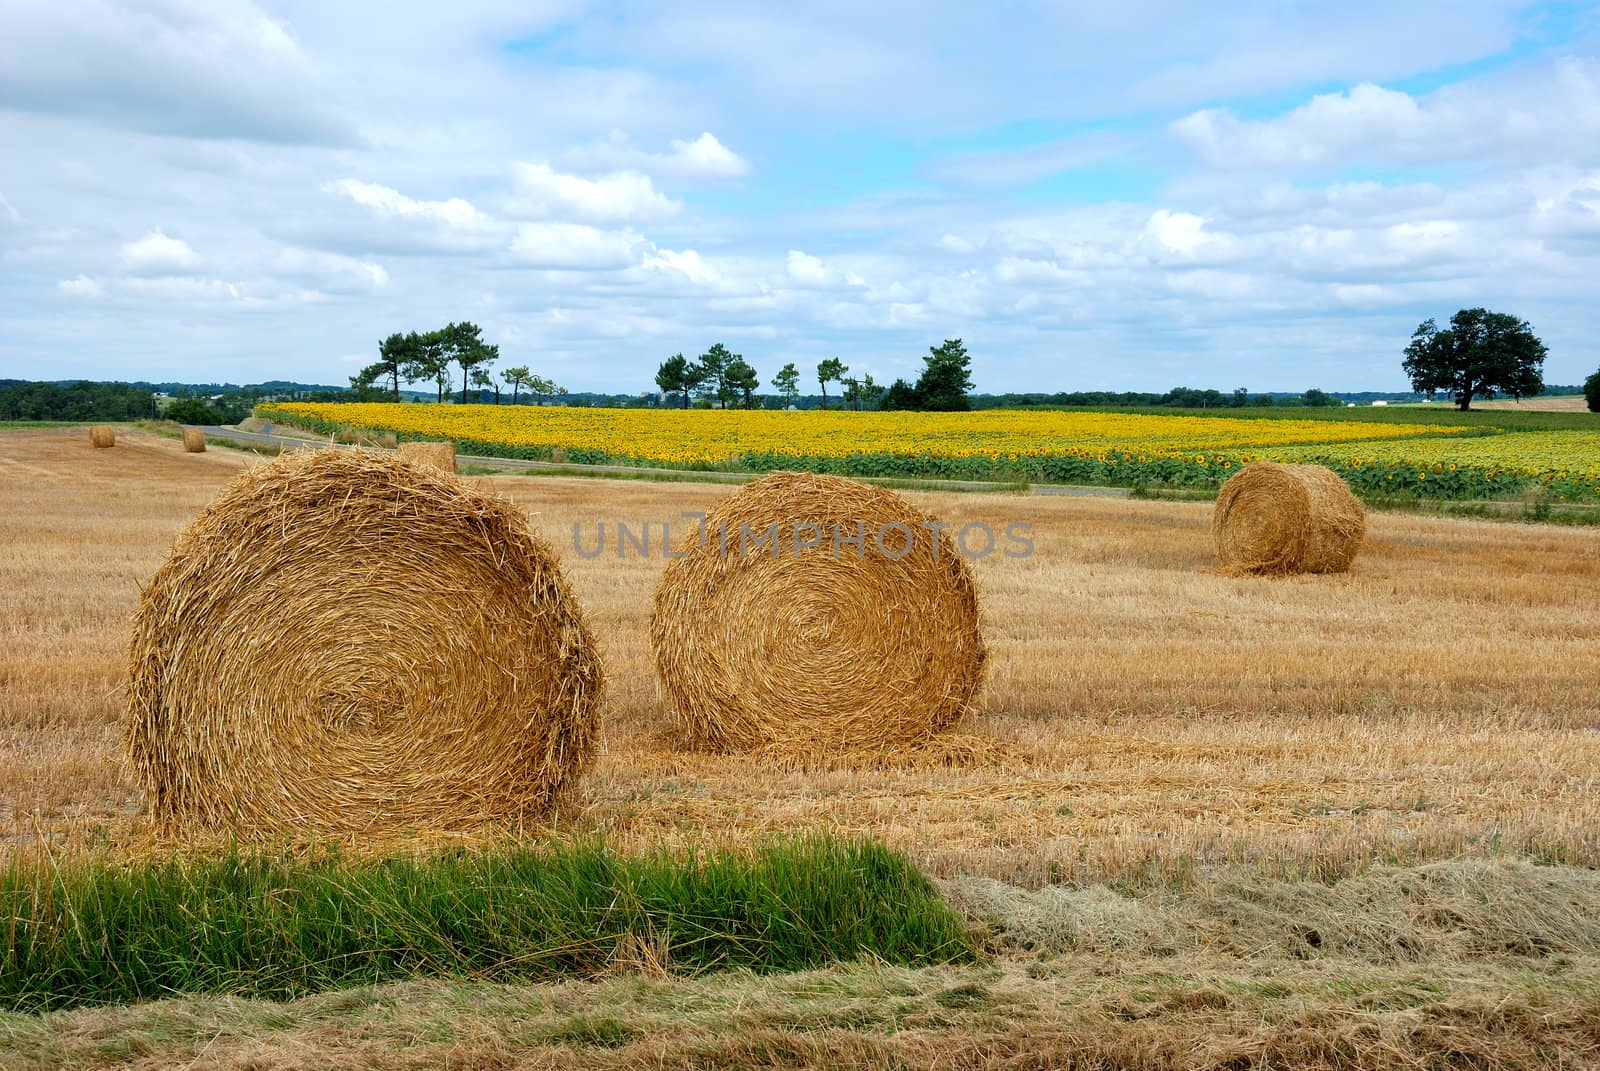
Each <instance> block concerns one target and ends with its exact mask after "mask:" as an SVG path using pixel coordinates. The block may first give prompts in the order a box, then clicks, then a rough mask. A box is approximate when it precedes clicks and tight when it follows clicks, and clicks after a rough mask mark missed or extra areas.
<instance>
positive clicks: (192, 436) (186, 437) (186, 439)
mask: <svg viewBox="0 0 1600 1071" xmlns="http://www.w3.org/2000/svg"><path fill="white" fill-rule="evenodd" d="M183 448H184V450H185V451H187V452H188V453H191V454H203V453H205V452H206V433H205V429H203V428H184V429H183Z"/></svg>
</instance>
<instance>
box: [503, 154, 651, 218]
mask: <svg viewBox="0 0 1600 1071" xmlns="http://www.w3.org/2000/svg"><path fill="white" fill-rule="evenodd" d="M515 174H516V190H515V192H514V193H513V194H512V196H511V197H510V198H509V199H508V201H507V203H506V211H507V212H508V213H510V214H511V215H514V216H533V217H540V218H551V219H575V220H582V221H584V222H587V223H634V222H645V221H650V220H659V219H666V218H667V217H669V216H672V215H674V214H676V213H677V211H678V209H679V208H680V207H682V206H681V205H679V204H678V203H677V202H676V201H673V200H671V199H670V198H668V197H667V196H666V195H664V194H662V193H661V192H660V191H658V190H657V189H656V188H655V185H654V183H652V182H651V181H650V176H649V175H645V174H641V173H640V172H638V171H615V172H612V173H610V174H607V175H600V176H598V177H596V178H584V177H583V176H581V175H572V174H567V173H565V172H561V171H557V170H555V169H554V168H552V167H551V166H550V165H548V164H530V163H519V164H517V165H516V167H515Z"/></svg>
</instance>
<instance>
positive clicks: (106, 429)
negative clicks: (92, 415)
mask: <svg viewBox="0 0 1600 1071" xmlns="http://www.w3.org/2000/svg"><path fill="white" fill-rule="evenodd" d="M89 443H90V445H92V446H93V447H94V448H95V449H97V450H104V449H106V448H107V447H111V446H115V445H117V429H116V428H113V427H112V426H111V425H110V424H96V425H94V426H93V427H91V428H90V429H89Z"/></svg>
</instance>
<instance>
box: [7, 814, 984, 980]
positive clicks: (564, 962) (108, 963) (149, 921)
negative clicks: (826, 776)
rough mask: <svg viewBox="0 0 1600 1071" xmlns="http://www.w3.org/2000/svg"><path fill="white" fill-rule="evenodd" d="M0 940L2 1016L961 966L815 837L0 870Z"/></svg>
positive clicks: (929, 915)
mask: <svg viewBox="0 0 1600 1071" xmlns="http://www.w3.org/2000/svg"><path fill="white" fill-rule="evenodd" d="M0 928H3V929H0V932H3V935H4V937H5V943H4V946H3V950H0V1007H7V1008H11V1009H13V1010H44V1009H57V1008H66V1007H73V1006H77V1005H84V1004H102V1003H109V1002H129V1001H138V1000H148V999H153V998H158V997H167V996H172V995H175V994H181V993H191V994H192V993H226V994H236V995H241V996H251V997H266V998H271V999H288V998H293V997H297V996H301V995H305V994H309V993H315V992H320V991H324V990H329V989H337V988H343V987H349V986H358V985H373V984H378V983H383V982H389V981H396V980H400V979H405V978H414V977H452V978H468V977H470V978H473V979H478V980H486V981H501V982H504V981H513V980H515V981H529V980H539V979H547V978H552V977H559V976H563V975H571V974H577V975H594V974H599V973H602V972H604V971H606V970H608V969H615V968H618V967H626V966H643V967H646V968H648V969H651V970H661V971H671V972H675V973H691V974H692V973H697V972H701V971H706V970H713V969H721V968H730V967H737V968H744V969H748V970H753V971H758V972H759V971H790V970H800V969H804V968H809V967H815V966H819V965H822V964H825V963H828V962H833V961H836V960H847V959H852V958H855V957H857V956H861V955H871V956H874V957H876V958H878V959H880V960H883V961H885V962H889V963H937V962H946V961H952V960H960V959H963V958H967V957H970V956H971V955H972V953H973V946H972V944H971V942H970V939H969V936H968V933H967V930H966V926H965V924H964V923H963V922H962V920H961V919H960V917H959V916H958V915H957V914H956V913H955V912H954V911H953V910H952V909H950V908H949V907H948V906H946V905H945V903H944V902H943V901H942V900H941V899H940V898H939V895H938V893H937V892H936V891H935V889H934V888H933V886H932V885H931V884H930V882H929V881H928V879H927V878H926V877H925V876H924V875H923V874H922V872H921V871H920V870H918V869H917V868H916V866H915V865H913V864H912V863H911V862H909V861H908V860H906V859H905V858H904V857H902V856H900V855H897V854H895V853H893V852H891V851H889V850H888V849H886V848H883V847H881V846H879V845H876V844H874V843H871V842H866V841H837V840H831V839H825V838H797V839H793V840H785V841H780V842H776V843H773V844H770V845H767V846H765V847H763V848H760V849H756V850H752V851H744V852H738V851H730V852H725V853H720V854H711V855H703V856H701V855H691V856H687V857H671V856H666V855H657V856H650V857H635V858H628V857H623V856H619V855H616V854H614V853H612V852H611V851H610V850H608V849H607V848H606V847H605V846H604V845H602V844H598V843H578V844H571V843H559V844H552V845H546V846H541V847H529V846H519V847H515V848H501V849H488V850H481V851H460V852H455V853H451V854H448V855H435V856H431V857H422V858H414V859H406V858H391V859H383V860H364V861H361V860H349V859H345V858H342V857H340V856H339V855H338V854H337V853H333V852H324V853H316V854H313V855H312V856H311V857H300V856H296V855H294V854H290V853H285V854H281V855H270V854H257V855H250V854H243V853H241V852H238V851H232V852H229V853H227V854H225V855H223V856H220V857H209V858H185V857H181V856H178V857H173V858H170V859H165V860H156V861H146V862H139V863H134V864H119V863H115V862H112V861H110V860H107V859H105V858H90V859H77V860H59V859H55V858H53V857H49V856H44V857H40V858H30V859H19V860H14V861H13V862H11V863H10V865H9V866H8V868H7V869H6V870H4V871H3V872H0Z"/></svg>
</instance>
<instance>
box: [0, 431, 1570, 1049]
mask: <svg viewBox="0 0 1600 1071" xmlns="http://www.w3.org/2000/svg"><path fill="white" fill-rule="evenodd" d="M117 447H118V448H117V449H115V450H95V449H94V448H93V447H92V446H91V445H90V443H89V441H88V437H87V435H86V434H84V432H83V430H82V429H73V428H63V429H46V430H39V431H0V517H3V519H4V524H3V526H0V533H3V534H0V549H3V551H4V553H3V554H0V838H3V839H4V841H5V844H6V847H5V848H4V849H3V850H4V851H5V852H16V853H21V852H25V851H30V850H32V846H36V845H38V844H39V843H41V842H43V843H48V844H50V845H51V846H52V851H53V852H55V853H56V857H58V858H59V857H61V855H62V854H63V853H65V854H67V855H70V854H72V853H74V852H76V851H78V850H79V849H83V850H84V851H85V852H86V853H87V852H88V851H90V850H96V851H97V850H100V849H101V848H103V847H104V846H107V845H110V846H112V847H113V848H114V849H115V850H117V851H134V852H137V851H140V850H144V849H142V848H141V847H140V846H141V845H144V844H148V842H149V838H150V836H151V834H152V830H151V828H150V824H149V823H150V820H149V819H148V818H147V817H146V815H145V813H144V812H143V811H142V801H141V799H140V797H139V795H138V794H137V792H136V791H135V789H134V788H133V787H132V784H131V783H130V781H129V780H128V778H127V777H126V775H125V774H124V773H123V772H122V770H121V769H120V767H119V759H120V753H121V742H120V738H121V733H122V719H123V712H124V709H125V707H126V696H125V695H124V693H123V686H124V680H123V673H124V667H125V655H126V644H127V640H128V629H129V621H130V617H131V615H132V613H133V610H134V608H135V606H136V604H137V602H138V599H139V590H140V585H141V584H146V583H148V582H149V580H150V578H151V577H152V575H153V574H154V573H155V571H156V569H157V568H158V566H159V565H160V564H161V563H162V561H163V560H165V558H166V557H167V555H168V553H169V551H170V549H171V545H172V540H173V538H174V537H175V536H176V535H177V533H178V532H179V530H180V529H181V528H182V527H183V526H184V525H185V524H187V523H188V522H189V521H191V520H192V519H193V518H194V517H195V516H196V515H197V514H199V512H200V511H201V509H202V508H203V507H204V506H205V505H206V504H207V503H209V502H211V501H212V500H213V499H214V498H216V496H217V495H218V494H219V493H220V492H221V491H222V489H223V488H224V487H225V486H226V485H227V484H228V483H229V481H230V480H232V479H233V478H234V477H235V476H237V475H238V474H239V472H240V470H241V468H242V467H244V466H246V465H250V464H258V463H260V460H261V459H259V458H255V457H253V456H251V455H249V454H245V453H242V452H239V451H235V450H226V449H222V450H211V451H208V452H206V453H203V454H186V453H184V451H183V448H182V445H181V444H180V443H178V442H176V441H172V440H166V439H161V438H157V437H154V436H151V435H148V434H145V433H141V432H137V431H127V432H122V433H120V434H119V437H118V444H117ZM467 482H468V483H469V484H471V485H473V486H476V487H479V488H485V489H492V490H495V491H497V492H499V493H501V494H504V495H506V496H509V497H510V499H511V500H512V501H513V502H515V503H516V504H517V505H518V506H520V507H522V509H523V510H524V511H525V512H526V514H527V515H528V517H529V520H530V524H531V526H532V528H533V530H534V531H535V532H536V533H538V534H540V535H542V536H543V538H545V539H546V540H547V541H548V542H550V543H551V544H552V545H553V546H554V547H555V549H556V551H557V552H558V554H559V556H560V558H561V567H562V569H563V571H564V572H565V573H566V575H567V577H568V579H569V581H570V583H571V586H572V589H573V592H574V594H575V595H576V596H577V599H578V602H579V603H580V605H581V607H582V610H583V615H584V619H585V621H586V622H587V625H588V627H589V629H590V631H591V632H592V633H593V635H594V638H595V641H596V644H597V646H598V649H599V652H600V655H601V657H602V659H603V662H604V667H605V675H606V679H607V694H606V700H605V705H604V709H603V710H602V712H601V713H602V717H603V722H604V728H603V734H602V735H603V740H602V744H601V749H600V752H599V754H598V756H597V757H596V760H595V763H594V766H593V768H592V770H591V771H590V773H589V776H588V777H587V778H586V779H585V780H583V781H582V782H581V783H580V784H578V785H577V786H575V789H574V791H573V793H572V795H571V798H570V800H569V802H568V805H567V807H566V808H565V810H563V811H561V812H560V813H559V814H558V815H557V817H556V818H555V819H554V825H553V828H554V829H555V830H556V831H557V832H558V833H561V834H564V835H569V836H572V837H575V838H580V839H581V838H582V837H583V835H586V834H589V833H599V834H602V835H603V836H604V837H605V839H606V842H607V843H608V844H609V845H610V846H611V847H612V848H614V849H616V850H618V851H621V852H634V851H638V852H651V851H655V850H657V849H660V848H663V847H665V848H683V849H688V848H693V849H697V850H699V849H703V848H705V847H707V846H715V845H734V846H738V845H744V844H754V843H759V842H765V841H768V840H770V839H771V836H772V835H773V834H775V833H784V832H789V831H815V830H825V831H829V832H832V833H834V834H839V835H847V836H863V837H871V838H874V839H877V840H881V841H882V842H884V843H885V844H887V845H888V846H890V847H891V848H895V849H899V850H901V851H904V852H905V853H907V854H908V855H909V856H910V857H911V858H912V859H913V860H915V861H916V862H918V863H920V864H921V865H922V866H923V867H924V868H925V869H926V870H927V871H928V872H929V873H930V874H931V875H933V876H934V877H935V878H936V879H938V881H939V882H940V888H941V890H942V891H943V892H944V894H945V895H946V896H947V897H948V899H949V901H950V902H951V903H952V904H954V905H956V906H957V907H958V908H959V909H960V911H961V912H962V914H963V916H964V917H965V918H967V919H969V920H971V921H972V922H973V923H974V924H975V925H977V926H978V927H979V928H980V929H981V931H982V932H983V933H985V934H987V935H988V936H987V937H986V938H985V939H984V948H985V951H984V956H985V957H986V958H985V959H984V960H982V961H981V962H977V963H969V964H964V965H963V964H956V965H951V966H944V967H931V966H930V967H926V968H900V967H890V966H873V965H865V966H863V965H844V966H837V967H830V968H827V969H824V970H821V971H816V972H811V973H802V974H777V975H771V976H762V977H755V976H750V975H746V974H743V973H739V972H733V973H729V974H720V975H718V974H713V975H709V976H707V977H705V978H680V977H671V973H672V972H671V971H670V970H666V967H670V963H669V962H668V958H669V957H668V951H667V950H661V949H658V950H656V951H651V949H650V948H648V947H641V950H640V951H639V952H638V953H637V954H636V955H634V956H632V957H631V958H630V959H629V960H628V962H627V963H626V964H622V965H621V966H619V968H618V972H619V974H618V976H616V977H610V978H605V977H601V978H580V979H576V980H570V981H567V982H563V983H561V984H558V985H492V986H491V985H488V984H487V983H478V982H472V983H460V984H458V983H455V982H432V981H419V982H413V983H403V984H401V985H398V986H387V987H379V988H375V989H371V988H369V989H364V990H360V991H351V993H349V994H340V995H335V996H331V997H330V996H322V997H318V996H310V997H306V998H303V999H298V1000H292V1001H288V1002H281V1003H273V1002H266V1001H240V1000H237V999H235V998H226V997H195V998H192V999H189V1000H184V1001H161V1002H157V1003H155V1004H150V1005H144V1006H140V1007H137V1008H130V1009H125V1010H119V1011H102V1010H96V1009H92V1008H91V1009H84V1010H80V1011H75V1012H68V1013H61V1014H55V1015H50V1016H43V1017H28V1016H10V1017H9V1018H8V1017H6V1016H5V1015H4V1013H0V1038H4V1039H9V1040H5V1041H0V1063H5V1062H7V1061H8V1060H9V1061H10V1065H14V1066H18V1067H46V1066H55V1065H58V1064H60V1063H73V1064H76V1065H79V1066H115V1065H119V1064H121V1063H124V1062H127V1061H128V1060H130V1059H137V1060H143V1061H144V1063H145V1064H146V1065H149V1066H163V1065H169V1064H189V1063H193V1064H194V1065H195V1066H213V1067H244V1066H261V1065H263V1064H267V1065H272V1066H329V1065H339V1066H346V1065H349V1066H368V1067H415V1066H435V1065H442V1064H445V1063H450V1064H451V1065H456V1064H460V1065H462V1066H512V1065H519V1066H550V1067H556V1066H561V1067H575V1066H594V1067H659V1066H673V1067H743V1066H752V1065H757V1066H789V1067H799V1066H812V1065H817V1064H824V1065H827V1066H838V1067H862V1068H866V1067H878V1066H897V1067H936V1066H959V1067H970V1068H988V1067H995V1068H998V1067H1011V1066H1066V1065H1079V1064H1081V1065H1082V1066H1090V1067H1101V1066H1120V1067H1135V1068H1169V1067H1170V1068H1177V1067H1183V1068H1213V1067H1215V1068H1223V1067H1244V1066H1274V1067H1330V1068H1331V1067H1362V1068H1385V1067H1411V1066H1448V1067H1455V1066H1462V1067H1466V1066H1490V1065H1494V1066H1503V1067H1573V1068H1577V1067H1583V1066H1592V1065H1593V1063H1594V1061H1595V1060H1597V1059H1600V1030H1597V1028H1596V1027H1595V1023H1596V1022H1600V921H1597V920H1600V912H1597V905H1600V884H1597V883H1596V879H1595V873H1594V868H1596V867H1600V692H1597V690H1596V688H1595V687H1594V681H1595V666H1596V664H1597V661H1600V659H1597V656H1600V600H1597V599H1596V598H1595V597H1594V594H1595V592H1596V591H1597V590H1600V536H1597V534H1596V532H1595V530H1594V529H1590V528H1563V527H1556V526H1539V525H1523V524H1506V523H1494V522H1488V521H1467V520H1460V519H1447V518H1437V517H1420V516H1414V515H1404V514H1395V513H1381V512H1380V513H1374V514H1372V515H1371V516H1370V517H1369V518H1368V528H1367V538H1366V542H1365V544H1364V545H1363V547H1362V550H1361V553H1360V555H1359V556H1358V557H1357V558H1356V559H1355V561H1354V563H1353V564H1352V566H1351V568H1350V571H1349V572H1348V573H1343V574H1332V575H1308V576H1297V577H1288V578H1260V577H1229V576H1224V575H1219V574H1218V573H1217V572H1216V571H1215V569H1214V565H1215V561H1216V558H1215V550H1214V547H1213V543H1212V540H1211V535H1210V522H1211V512H1212V507H1211V504H1210V503H1207V502H1155V501H1137V500H1128V499H1117V498H1109V497H1081V498H1076V497H1074V498H1069V497H1051V496H1028V495H1013V494H1005V495H1000V494H993V495H991V494H953V493H938V494H934V493H922V492H910V491H908V492H902V494H903V495H904V497H905V498H906V499H907V500H908V501H910V502H911V504H912V505H914V506H915V507H916V508H917V509H920V510H922V511H925V512H927V513H929V514H931V515H934V516H938V517H940V518H941V519H942V520H945V521H948V522H949V523H951V524H953V525H956V526H958V527H959V526H961V525H963V524H967V523H969V522H976V521H981V522H984V523H986V524H988V525H990V526H992V527H993V528H994V529H996V530H997V531H1003V530H1004V529H1005V528H1006V526H1007V525H1011V524H1013V523H1017V522H1022V523H1025V524H1027V525H1030V526H1031V530H1032V538H1033V542H1034V546H1035V552H1034V553H1033V554H1032V555H1031V556H1028V557H1019V558H1008V557H1006V556H1004V555H1003V554H1002V553H999V552H996V553H994V554H992V555H990V556H988V557H986V558H983V559H981V560H975V561H972V562H971V568H972V572H973V576H974V579H975V581H976V584H977V587H978V590H979V592H980V595H981V600H980V607H981V615H982V634H983V641H984V644H985V647H986V648H987V651H988V665H987V684H986V687H985V689H984V691H983V692H982V693H981V695H980V696H979V698H978V701H977V705H976V709H975V711H974V713H973V714H971V715H970V716H969V717H967V718H966V719H964V720H963V721H961V722H959V723H957V724H956V725H955V726H954V727H953V728H952V730H951V731H950V732H949V733H947V734H945V735H943V736H940V737H937V738H935V740H934V741H933V742H932V743H930V744H926V745H923V746H921V747H915V748H911V749H909V750H905V749H902V750H899V751H892V752H887V753H871V752H853V751H822V752H819V753H816V754H811V755H800V756H797V755H794V754H790V753H780V752H775V751H774V752H763V751H756V752H753V753H752V752H744V753H739V754H718V753H715V752H711V751H706V750H699V749H697V748H696V747H694V746H693V745H692V743H691V742H690V741H688V740H687V739H686V738H684V737H683V736H682V735H681V732H680V730H679V729H678V728H677V723H676V720H675V718H674V715H673V712H672V710H671V709H670V705H669V703H668V702H667V699H666V697H665V696H664V694H663V693H662V690H661V688H660V686H659V685H658V683H657V681H656V678H655V669H654V665H653V659H652V651H651V642H650V616H651V608H652V598H653V596H654V593H655V591H656V588H657V584H658V581H659V579H660V576H661V570H662V568H663V565H664V564H665V562H664V560H663V558H662V553H661V546H662V538H663V533H662V527H661V526H662V525H663V524H664V523H665V524H670V525H671V526H672V533H673V535H672V538H673V539H674V540H677V539H678V538H680V536H681V534H682V532H683V531H684V527H685V525H687V524H690V523H692V522H687V521H685V520H684V519H683V518H682V514H683V513H684V512H685V511H704V510H706V509H707V508H708V507H710V506H712V505H714V504H715V503H716V502H718V501H720V500H722V499H724V498H725V497H726V496H728V495H729V494H731V493H732V489H731V488H728V487H724V486H717V485H712V484H699V483H648V482H641V481H607V480H586V479H556V478H533V477H524V476H509V477H493V478H477V477H474V478H469V479H468V480H467ZM618 523H623V524H626V525H628V526H629V528H630V529H631V531H632V532H633V533H635V534H636V535H637V534H639V533H641V532H644V531H645V530H646V525H648V535H647V540H648V545H649V552H648V554H641V553H640V552H639V550H638V549H637V546H636V544H634V543H629V544H627V545H626V547H625V553H623V554H621V555H619V554H618V552H617V547H618V541H617V525H618ZM575 525H577V526H578V527H579V532H578V535H579V546H580V547H581V548H582V550H583V552H584V553H582V554H580V553H577V552H576V550H575V548H574V526H575ZM601 525H604V543H603V549H602V552H601V553H599V554H598V555H595V554H594V549H595V541H596V538H597V534H598V532H599V526H601ZM1531 864H1537V865H1531ZM664 965H665V966H664ZM418 1024H426V1025H418ZM130 1052H132V1053H137V1054H138V1056H137V1057H136V1058H130V1057H129V1056H128V1054H129V1053H130ZM7 1053H9V1055H7ZM1041 1054H1043V1055H1041ZM1030 1059H1031V1060H1035V1061H1036V1062H1034V1063H1028V1062H1027V1060H1030ZM1041 1060H1042V1061H1044V1062H1038V1061H1041Z"/></svg>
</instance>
